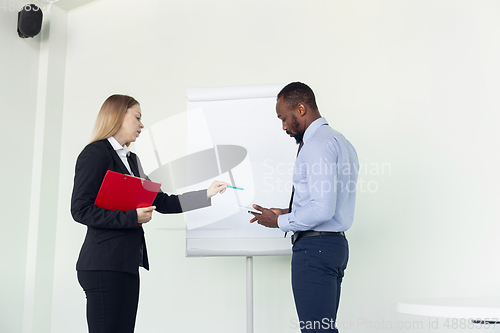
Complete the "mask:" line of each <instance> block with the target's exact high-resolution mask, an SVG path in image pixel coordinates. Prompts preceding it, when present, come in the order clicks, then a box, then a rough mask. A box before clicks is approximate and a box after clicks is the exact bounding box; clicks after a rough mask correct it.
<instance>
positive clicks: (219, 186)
mask: <svg viewBox="0 0 500 333" xmlns="http://www.w3.org/2000/svg"><path fill="white" fill-rule="evenodd" d="M228 185H229V184H228V183H226V182H222V181H220V180H216V181H214V182H213V183H212V185H210V187H209V188H207V198H211V197H213V196H214V195H216V194H217V193H219V192H220V194H222V193H224V192H226V188H227V186H228Z"/></svg>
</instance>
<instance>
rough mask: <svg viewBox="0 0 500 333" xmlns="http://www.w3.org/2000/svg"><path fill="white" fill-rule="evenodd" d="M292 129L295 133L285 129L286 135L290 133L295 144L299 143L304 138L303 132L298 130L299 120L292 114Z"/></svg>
mask: <svg viewBox="0 0 500 333" xmlns="http://www.w3.org/2000/svg"><path fill="white" fill-rule="evenodd" d="M291 129H292V131H294V132H295V134H292V133H291V132H288V130H287V131H286V133H287V134H288V135H290V134H292V137H293V138H294V139H295V142H297V144H300V143H301V142H302V139H303V138H304V132H302V133H301V132H300V130H299V122H298V121H297V117H296V116H295V115H294V114H292V128H291Z"/></svg>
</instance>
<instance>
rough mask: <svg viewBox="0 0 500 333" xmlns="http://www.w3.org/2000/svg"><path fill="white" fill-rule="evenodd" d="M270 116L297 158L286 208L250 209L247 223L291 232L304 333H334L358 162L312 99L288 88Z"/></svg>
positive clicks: (306, 91)
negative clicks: (292, 143) (274, 117)
mask: <svg viewBox="0 0 500 333" xmlns="http://www.w3.org/2000/svg"><path fill="white" fill-rule="evenodd" d="M276 114H277V116H278V118H279V119H280V120H281V121H282V124H283V130H284V131H286V133H287V134H288V135H290V136H291V137H294V138H295V140H296V142H297V144H299V152H298V153H297V159H296V161H295V166H294V173H293V189H292V198H291V200H290V207H289V208H286V209H280V208H270V209H267V208H263V207H261V206H259V205H253V207H254V208H255V209H257V210H258V211H260V212H261V214H257V213H254V216H255V217H254V218H253V219H252V220H250V222H255V221H257V222H258V223H259V224H261V225H263V226H266V227H269V228H280V229H281V230H283V231H284V232H285V236H286V233H287V232H289V231H291V232H293V235H292V243H293V256H292V289H293V294H294V298H295V306H296V309H297V314H298V316H299V326H300V328H301V331H302V332H303V333H304V332H308V333H310V332H338V330H337V328H336V325H335V320H336V317H337V309H338V305H339V301H340V285H341V282H342V278H343V276H344V270H345V268H346V266H347V260H348V256H349V247H348V243H347V239H346V238H345V234H344V232H345V231H346V230H347V229H349V228H350V227H351V225H352V222H353V218H354V203H355V199H356V181H357V178H358V171H359V161H358V157H357V154H356V150H355V149H354V147H353V146H352V144H351V143H350V142H349V141H347V139H346V138H345V137H344V136H343V135H342V134H341V133H339V132H337V131H335V130H334V129H332V128H331V127H330V126H329V125H328V123H327V122H326V119H325V118H322V117H321V115H320V113H319V110H318V107H317V105H316V100H315V97H314V93H313V91H312V90H311V88H309V86H307V85H306V84H304V83H300V82H293V83H290V84H288V85H287V86H285V87H284V88H283V89H282V90H281V91H280V93H279V94H278V98H277V103H276Z"/></svg>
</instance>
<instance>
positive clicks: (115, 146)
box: [108, 136, 130, 156]
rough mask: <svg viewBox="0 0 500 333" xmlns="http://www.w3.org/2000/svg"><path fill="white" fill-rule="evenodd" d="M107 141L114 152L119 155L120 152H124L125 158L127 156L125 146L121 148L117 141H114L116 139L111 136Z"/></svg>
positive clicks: (127, 151) (127, 150)
mask: <svg viewBox="0 0 500 333" xmlns="http://www.w3.org/2000/svg"><path fill="white" fill-rule="evenodd" d="M108 141H109V143H111V146H112V147H113V149H114V150H116V152H117V153H118V154H120V152H121V150H123V151H124V152H125V154H124V155H125V156H128V155H129V152H130V150H129V149H128V147H127V145H123V146H121V145H120V143H118V141H116V139H115V138H114V137H112V136H110V137H109V138H108Z"/></svg>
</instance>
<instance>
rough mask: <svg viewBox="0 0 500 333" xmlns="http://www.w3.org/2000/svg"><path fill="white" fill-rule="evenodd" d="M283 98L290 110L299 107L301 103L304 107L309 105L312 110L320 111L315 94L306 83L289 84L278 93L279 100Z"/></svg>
mask: <svg viewBox="0 0 500 333" xmlns="http://www.w3.org/2000/svg"><path fill="white" fill-rule="evenodd" d="M281 97H283V102H284V103H285V105H286V106H287V107H289V108H294V107H296V106H297V105H299V103H302V104H304V105H307V106H308V107H309V108H311V109H312V110H315V111H318V106H317V105H316V98H315V97H314V92H313V91H312V89H311V88H309V86H308V85H307V84H305V83H302V82H292V83H289V84H287V85H286V86H285V87H284V88H283V89H281V91H280V92H279V93H278V98H277V99H280V98H281Z"/></svg>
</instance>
